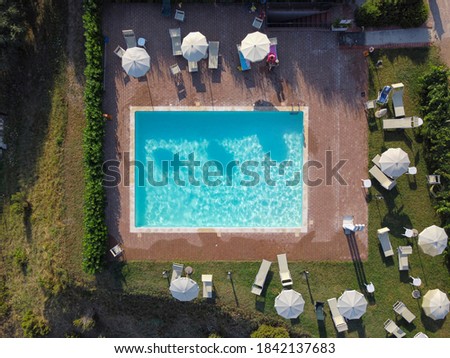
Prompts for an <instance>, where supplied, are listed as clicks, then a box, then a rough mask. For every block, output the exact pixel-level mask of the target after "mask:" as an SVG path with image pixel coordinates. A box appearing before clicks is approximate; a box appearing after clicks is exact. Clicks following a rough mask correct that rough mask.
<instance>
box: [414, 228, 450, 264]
mask: <svg viewBox="0 0 450 358" xmlns="http://www.w3.org/2000/svg"><path fill="white" fill-rule="evenodd" d="M447 243H448V236H447V233H446V232H445V230H444V229H443V228H441V227H439V226H436V225H432V226H429V227H427V228H426V229H425V230H423V231H422V232H421V233H420V234H419V241H418V244H419V246H420V248H421V249H422V251H423V252H424V253H426V254H428V255H430V256H436V255H440V254H442V252H443V251H444V250H445V248H446V247H447Z"/></svg>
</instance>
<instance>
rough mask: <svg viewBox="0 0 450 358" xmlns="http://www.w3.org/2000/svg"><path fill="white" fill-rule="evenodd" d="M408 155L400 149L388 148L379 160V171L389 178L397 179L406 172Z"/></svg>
mask: <svg viewBox="0 0 450 358" xmlns="http://www.w3.org/2000/svg"><path fill="white" fill-rule="evenodd" d="M409 163H410V161H409V157H408V154H407V153H405V152H404V151H403V149H401V148H389V149H388V150H387V151H385V152H384V153H383V154H381V158H380V167H381V171H382V172H383V173H384V174H386V175H388V176H390V177H391V178H398V177H399V176H401V175H402V174H405V173H406V172H407V171H408V167H409Z"/></svg>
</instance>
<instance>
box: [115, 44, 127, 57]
mask: <svg viewBox="0 0 450 358" xmlns="http://www.w3.org/2000/svg"><path fill="white" fill-rule="evenodd" d="M114 53H115V54H116V55H117V56H119V57H120V58H122V56H123V54H124V53H125V50H124V49H123V48H122V47H120V46H117V47H116V49H115V50H114Z"/></svg>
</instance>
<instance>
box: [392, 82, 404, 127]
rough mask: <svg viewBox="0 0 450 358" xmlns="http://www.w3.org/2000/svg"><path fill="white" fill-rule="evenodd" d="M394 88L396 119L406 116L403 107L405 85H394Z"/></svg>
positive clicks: (393, 99)
mask: <svg viewBox="0 0 450 358" xmlns="http://www.w3.org/2000/svg"><path fill="white" fill-rule="evenodd" d="M391 87H392V91H393V93H392V103H393V105H394V115H395V118H399V117H404V116H405V108H404V107H403V87H404V85H403V83H394V84H393V85H391Z"/></svg>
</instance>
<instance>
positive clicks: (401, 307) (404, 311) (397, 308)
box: [392, 301, 416, 323]
mask: <svg viewBox="0 0 450 358" xmlns="http://www.w3.org/2000/svg"><path fill="white" fill-rule="evenodd" d="M392 308H393V309H394V312H395V313H397V314H399V315H400V316H402V317H403V318H404V319H405V320H406V322H408V323H411V322H412V321H414V319H415V318H416V316H414V314H413V313H412V312H411V311H410V310H409V309H408V307H406V305H405V304H404V303H403V302H402V301H397V302H395V303H394V305H393V306H392Z"/></svg>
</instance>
